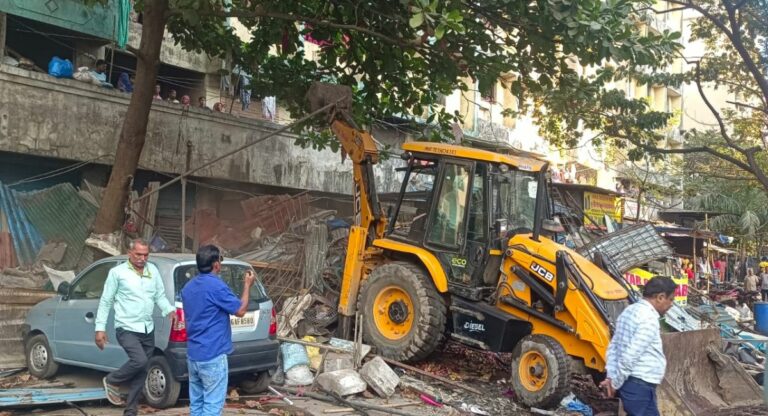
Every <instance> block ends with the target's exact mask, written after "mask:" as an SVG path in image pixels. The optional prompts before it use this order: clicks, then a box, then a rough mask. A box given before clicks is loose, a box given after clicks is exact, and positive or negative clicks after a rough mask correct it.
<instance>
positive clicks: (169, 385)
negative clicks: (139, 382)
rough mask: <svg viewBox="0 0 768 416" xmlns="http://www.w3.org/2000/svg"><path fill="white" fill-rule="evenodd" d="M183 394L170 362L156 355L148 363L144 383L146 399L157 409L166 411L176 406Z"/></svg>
mask: <svg viewBox="0 0 768 416" xmlns="http://www.w3.org/2000/svg"><path fill="white" fill-rule="evenodd" d="M180 393H181V383H179V382H178V381H177V380H176V379H175V378H174V377H173V372H172V371H171V366H170V365H169V364H168V360H166V359H165V357H163V356H162V355H155V356H153V357H152V358H150V359H149V362H148V363H147V379H146V380H145V381H144V399H145V400H146V401H147V404H148V405H150V406H152V407H154V408H155V409H166V408H169V407H171V406H173V405H175V404H176V401H177V400H178V399H179V394H180Z"/></svg>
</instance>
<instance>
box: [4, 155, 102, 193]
mask: <svg viewBox="0 0 768 416" xmlns="http://www.w3.org/2000/svg"><path fill="white" fill-rule="evenodd" d="M107 156H109V154H104V155H99V156H97V157H95V158H93V159H89V160H85V161H82V162H78V163H74V164H72V165H69V166H64V167H61V168H57V169H53V170H50V171H48V172H44V173H41V174H38V175H33V176H30V177H28V178H24V179H21V180H19V181H16V182H14V183H12V184H10V185H8V186H9V187H13V186H17V185H23V184H27V183H32V182H38V181H42V180H46V179H50V178H54V177H56V176H60V175H64V174H67V173H69V172H73V171H76V170H77V169H80V168H82V167H84V166H86V165H88V164H91V163H94V162H96V161H98V160H99V159H102V158H105V157H107Z"/></svg>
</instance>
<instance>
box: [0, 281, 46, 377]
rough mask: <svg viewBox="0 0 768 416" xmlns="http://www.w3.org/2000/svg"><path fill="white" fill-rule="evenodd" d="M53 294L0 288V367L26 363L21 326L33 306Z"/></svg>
mask: <svg viewBox="0 0 768 416" xmlns="http://www.w3.org/2000/svg"><path fill="white" fill-rule="evenodd" d="M55 295H56V294H55V293H53V292H46V291H43V290H30V289H10V288H0V368H18V367H24V366H25V365H26V364H25V363H24V345H23V342H22V339H21V326H22V325H23V324H24V320H25V319H26V317H27V312H29V310H30V309H31V308H32V307H33V306H35V305H37V304H38V303H40V302H42V301H44V300H45V299H48V298H50V297H53V296H55Z"/></svg>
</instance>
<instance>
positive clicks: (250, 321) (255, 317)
mask: <svg viewBox="0 0 768 416" xmlns="http://www.w3.org/2000/svg"><path fill="white" fill-rule="evenodd" d="M258 322H259V311H253V312H248V313H246V314H245V315H243V317H242V318H238V317H237V316H234V315H230V316H229V324H230V325H231V326H232V329H246V328H255V327H256V323H258Z"/></svg>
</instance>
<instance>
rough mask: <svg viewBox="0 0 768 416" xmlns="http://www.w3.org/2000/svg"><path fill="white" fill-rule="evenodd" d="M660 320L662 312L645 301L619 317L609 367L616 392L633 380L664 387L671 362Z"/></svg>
mask: <svg viewBox="0 0 768 416" xmlns="http://www.w3.org/2000/svg"><path fill="white" fill-rule="evenodd" d="M659 318H661V316H660V315H659V313H658V312H657V311H656V309H655V308H654V307H653V305H651V304H650V303H648V301H647V300H645V299H643V300H641V301H639V302H637V303H635V304H632V305H630V306H629V307H627V309H625V310H624V312H622V313H621V315H619V319H618V320H617V322H616V333H614V334H613V339H611V343H610V344H609V345H608V357H607V360H606V361H607V362H606V364H605V370H606V373H607V374H608V378H610V379H611V384H612V385H613V388H614V389H616V390H618V389H620V388H621V386H623V385H624V382H625V381H627V379H628V378H629V377H636V378H639V379H640V380H643V381H645V382H647V383H651V384H657V385H658V384H661V380H662V379H663V378H664V370H665V368H666V366H667V359H666V358H665V357H664V350H663V349H662V345H661V326H660V325H659Z"/></svg>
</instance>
